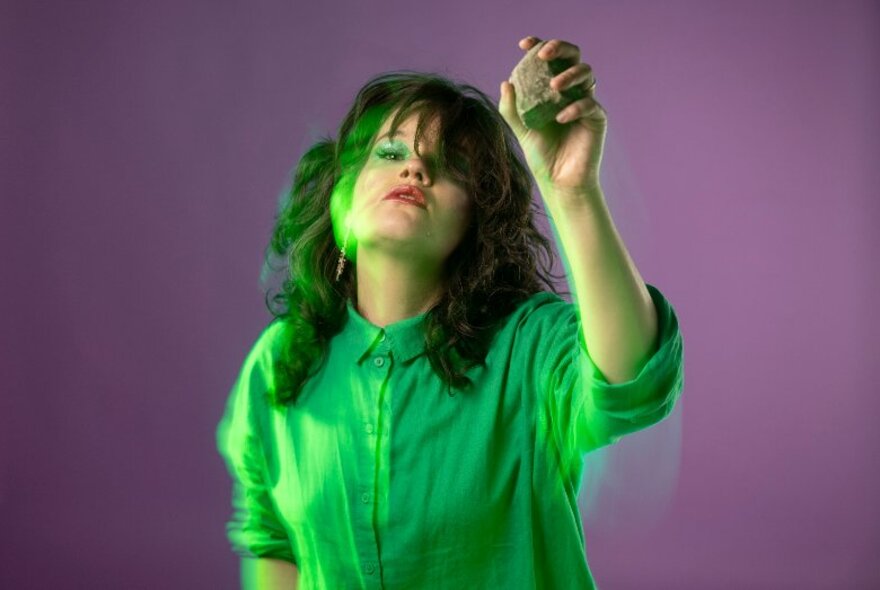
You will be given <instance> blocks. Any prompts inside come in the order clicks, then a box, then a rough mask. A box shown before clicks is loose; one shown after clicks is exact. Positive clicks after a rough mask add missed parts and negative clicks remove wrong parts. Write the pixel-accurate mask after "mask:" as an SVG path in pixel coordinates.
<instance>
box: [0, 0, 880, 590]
mask: <svg viewBox="0 0 880 590" xmlns="http://www.w3.org/2000/svg"><path fill="white" fill-rule="evenodd" d="M878 31H880V4H878V3H877V2H868V1H861V2H855V1H850V2H803V1H797V2H782V1H777V2H764V1H760V2H757V1H750V2H742V1H736V2H733V1H731V2H725V3H718V2H697V1H694V2H663V3H659V2H656V3H655V2H650V1H644V2H609V1H605V2H577V3H575V2H568V3H554V4H542V5H539V4H538V3H537V2H533V3H529V4H525V3H523V4H521V5H519V6H517V7H514V5H512V4H511V3H508V2H502V1H494V2H484V3H475V2H472V1H467V2H458V1H454V0H450V1H447V2H434V3H414V2H398V1H392V2H389V1H385V2H381V3H374V2H364V1H352V2H348V3H345V4H338V3H337V4H331V3H327V4H324V5H321V3H316V2H310V3H304V2H303V3H293V2H280V1H276V2H265V3H259V4H258V3H247V2H218V1H203V2H195V1H190V2H177V1H170V0H161V1H158V2H157V1H153V2H141V3H136V2H125V3H122V2H42V3H36V2H26V1H19V2H8V1H7V2H4V3H3V4H2V7H0V49H2V51H0V60H2V79H0V87H2V92H0V113H2V118H0V125H2V127H0V150H2V156H0V162H2V164H0V165H2V170H0V172H2V185H0V190H2V200H0V221H2V227H0V252H2V260H3V264H2V283H0V284H2V291H0V292H2V298H0V305H2V314H0V334H2V350H0V387H2V397H0V525H2V537H0V538H2V541H0V587H3V588H49V587H55V588H145V589H146V588H233V587H235V586H236V584H237V575H238V571H237V568H238V561H237V559H236V558H235V557H234V555H233V554H232V553H231V551H230V549H229V547H228V545H227V542H226V539H225V537H224V528H223V527H224V523H225V520H226V519H227V518H228V516H229V513H230V480H229V478H228V475H227V473H226V471H225V468H224V467H223V464H222V460H221V458H220V457H219V455H217V453H216V450H215V447H214V429H215V427H216V424H217V421H218V419H219V417H220V414H221V412H222V409H223V404H224V402H225V399H226V395H227V393H228V390H229V387H230V386H231V384H232V381H233V379H234V378H235V375H236V374H237V371H238V369H239V367H240V365H241V362H242V361H243V359H244V355H245V353H246V352H247V349H248V348H249V346H250V345H251V344H252V342H253V340H254V339H255V338H256V336H257V334H258V333H259V331H260V330H261V328H262V327H263V326H264V325H265V323H266V322H267V321H268V320H269V318H270V316H269V314H268V312H267V311H266V310H265V308H264V305H263V299H262V294H261V292H260V291H259V285H258V280H259V272H260V266H261V260H262V253H263V248H264V247H265V245H266V243H267V240H268V237H269V231H270V228H271V225H272V221H273V217H274V214H275V209H276V202H277V198H278V195H279V193H280V191H281V190H282V189H283V188H284V186H285V184H286V182H287V177H288V174H289V172H290V170H291V168H292V166H293V165H294V163H295V162H296V159H297V158H298V157H299V155H300V154H301V153H302V150H303V149H304V148H305V147H306V146H307V145H308V144H309V143H311V142H312V141H313V140H314V139H315V138H317V136H319V135H322V134H324V133H333V132H334V131H335V130H336V128H337V125H338V123H339V121H340V119H341V117H342V115H343V114H344V113H345V111H346V109H347V107H348V106H349V105H350V103H351V101H352V99H353V97H354V93H355V91H356V90H357V89H358V88H359V87H360V85H361V84H362V83H363V82H364V81H365V80H366V79H367V77H369V76H371V75H373V74H375V73H378V72H380V71H387V70H391V69H402V68H412V69H428V70H435V71H439V72H443V73H446V74H448V75H452V76H454V77H457V78H460V79H464V80H466V81H469V82H471V83H473V84H475V85H477V86H478V87H480V88H482V89H483V90H484V91H486V92H487V93H488V94H489V95H491V96H493V97H496V98H497V96H498V85H499V83H500V81H501V80H503V79H506V78H507V76H508V74H509V72H510V70H511V68H512V67H513V65H514V64H515V63H516V61H517V60H518V59H519V57H520V55H521V54H522V52H521V50H520V49H519V48H518V47H517V41H518V40H519V39H520V38H522V37H524V36H526V35H529V34H534V35H537V36H539V37H542V38H547V39H549V38H554V37H558V38H562V39H566V40H569V41H572V42H574V43H576V44H578V45H579V46H580V48H581V51H582V57H583V61H585V62H587V63H590V64H591V65H592V66H593V68H594V70H595V72H596V75H597V77H598V80H599V83H598V87H597V96H598V98H599V100H600V102H601V103H602V104H603V106H605V108H606V110H607V111H608V113H609V121H610V128H609V135H608V139H607V143H606V151H605V158H604V160H603V170H602V173H603V184H604V187H605V192H606V197H607V199H608V201H609V203H610V206H611V208H612V212H613V214H614V216H615V221H616V222H617V225H618V228H619V229H620V231H621V234H622V235H623V237H624V240H625V241H626V244H627V246H628V248H629V250H630V252H631V254H632V255H633V258H634V260H635V261H636V263H637V265H638V267H639V269H640V271H641V273H642V276H643V277H644V278H645V280H647V281H648V282H650V283H652V284H655V285H657V286H658V287H659V288H660V289H661V290H662V291H663V292H664V294H666V296H667V297H668V298H669V299H670V301H671V302H672V304H673V305H674V307H675V309H676V311H677V313H678V315H679V319H680V322H681V327H682V331H683V333H684V339H685V356H686V363H685V364H686V367H685V374H686V379H685V383H686V385H685V391H684V394H683V398H682V402H681V405H680V406H679V407H678V409H677V410H676V412H675V413H674V414H673V416H672V417H671V418H670V420H669V421H667V422H666V423H663V424H661V425H658V426H657V427H655V428H654V429H650V430H648V431H644V432H642V433H638V434H635V435H633V436H632V437H629V438H627V439H624V440H623V441H621V443H620V446H619V448H618V447H615V448H614V449H613V452H614V453H617V454H618V455H619V456H618V457H617V458H615V457H613V456H611V455H612V454H613V453H606V455H607V456H606V457H605V458H611V459H612V464H613V461H618V462H619V465H620V471H615V470H613V469H610V470H608V472H607V475H608V477H607V478H606V480H605V484H603V485H605V486H608V485H612V484H613V485H617V486H618V487H617V489H618V492H619V494H608V493H604V495H600V496H599V499H598V504H596V505H595V510H593V509H591V510H590V514H589V516H588V518H586V519H585V526H586V534H587V544H588V551H587V555H588V558H589V561H590V565H591V568H592V570H593V573H594V575H595V577H596V579H597V581H598V583H599V585H600V586H601V587H602V588H604V589H610V590H615V589H636V588H677V589H689V588H695V589H714V588H737V589H739V588H772V589H786V588H798V589H813V588H877V587H880V568H878V566H877V561H876V556H877V554H878V549H880V503H878V501H877V498H880V469H878V462H877V452H878V450H880V434H878V429H877V426H876V425H877V415H878V409H880V402H878V399H880V387H878V386H877V385H876V381H875V380H874V379H872V378H871V377H872V372H870V371H869V362H870V359H871V358H874V359H876V357H877V351H878V350H880V337H878V322H877V319H878V318H877V315H878V314H877V312H876V310H877V305H876V303H874V301H872V299H873V297H872V295H873V293H875V292H876V291H877V288H878V273H877V267H878V264H877V262H876V260H875V257H876V255H877V253H878V251H880V250H878V240H877V235H878V233H877V230H876V227H877V223H878V216H877V213H878V206H877V204H876V203H875V199H876V197H877V196H878V195H877V188H876V187H878V186H880V173H878V166H877V160H878V155H880V133H878V132H880V124H878V119H880V118H878V116H877V105H878V104H880V77H878V75H877V72H878V71H880V35H878ZM871 269H874V270H873V271H872V270H871ZM652 437H653V439H652ZM654 439H656V440H660V441H661V442H663V443H664V446H663V449H665V450H664V453H665V455H664V454H662V453H661V455H662V456H661V458H660V459H658V461H643V463H644V470H643V471H638V470H636V471H637V472H635V473H633V472H631V473H629V474H628V475H627V476H626V478H628V479H626V478H625V480H626V481H628V482H629V484H628V485H627V486H623V487H622V486H620V484H619V482H618V483H617V484H614V481H615V480H614V474H615V473H623V472H625V468H626V467H627V466H628V467H629V468H630V469H632V467H633V465H635V462H636V461H637V460H638V457H644V456H645V455H644V453H646V452H647V450H646V449H649V448H651V447H652V446H654V445H653V444H648V443H649V442H650V441H652V440H654ZM676 444H679V445H680V448H677V447H676V446H675V445H676ZM633 449H636V450H639V449H640V450H641V451H642V452H641V453H634V454H633V453H631V451H632V450H633ZM627 452H630V455H629V457H628V458H627V457H625V456H624V455H626V453H627ZM599 459H602V456H600V455H596V456H595V457H589V461H590V462H592V463H595V462H598V460H599ZM609 482H610V483H609ZM613 485H612V487H613ZM606 491H607V490H606ZM616 500H619V502H618V501H616ZM640 507H641V508H640ZM640 509H641V510H642V512H639V510H640ZM618 525H619V526H618Z"/></svg>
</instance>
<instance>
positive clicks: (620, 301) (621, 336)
mask: <svg viewBox="0 0 880 590" xmlns="http://www.w3.org/2000/svg"><path fill="white" fill-rule="evenodd" d="M542 196H543V197H544V201H545V203H546V204H547V209H548V211H549V213H550V215H551V217H552V218H553V223H554V225H555V226H556V231H557V233H558V240H559V242H560V244H559V246H560V249H561V250H562V251H563V252H564V255H565V257H566V259H567V260H568V266H569V268H568V272H569V281H570V283H571V287H572V289H573V291H574V296H575V299H574V301H575V302H576V305H577V306H578V310H579V312H580V321H581V329H582V330H583V335H584V341H585V342H586V344H587V348H588V350H589V351H590V357H591V358H592V359H593V362H594V364H595V365H596V367H597V368H598V369H599V370H600V371H601V372H602V374H603V375H604V376H605V378H606V379H607V380H608V382H609V383H622V382H625V381H630V380H632V379H634V378H635V377H636V376H637V375H638V373H639V371H640V370H641V368H642V367H643V366H644V364H645V363H646V362H647V361H648V359H649V358H650V357H651V355H652V354H653V353H654V351H655V350H656V346H657V335H658V328H657V311H656V309H655V307H654V303H653V301H652V300H651V295H650V293H649V292H648V289H647V287H646V286H645V282H644V281H643V280H642V277H641V275H640V274H639V271H638V269H637V268H636V266H635V263H634V262H633V260H632V258H631V257H630V255H629V252H627V250H626V246H625V245H624V243H623V240H622V239H621V237H620V235H619V233H618V232H617V228H615V226H614V222H613V220H612V219H611V213H610V211H609V210H608V207H607V205H606V203H605V198H604V195H603V194H602V189H601V187H600V186H598V185H597V186H596V187H595V188H594V189H593V190H592V191H591V192H589V193H585V194H579V195H565V196H562V195H558V194H548V193H547V192H546V191H544V190H542Z"/></svg>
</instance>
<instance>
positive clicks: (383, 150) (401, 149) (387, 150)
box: [376, 142, 407, 160]
mask: <svg viewBox="0 0 880 590" xmlns="http://www.w3.org/2000/svg"><path fill="white" fill-rule="evenodd" d="M376 155H377V156H379V157H380V158H382V159H383V160H399V159H401V158H406V155H407V149H406V147H405V146H403V145H402V144H399V143H391V142H386V143H383V144H380V145H379V148H378V149H377V150H376Z"/></svg>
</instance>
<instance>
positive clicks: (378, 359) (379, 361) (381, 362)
mask: <svg viewBox="0 0 880 590" xmlns="http://www.w3.org/2000/svg"><path fill="white" fill-rule="evenodd" d="M373 364H374V365H376V366H377V367H381V366H382V365H384V364H385V359H384V358H382V357H381V356H377V357H376V358H374V359H373Z"/></svg>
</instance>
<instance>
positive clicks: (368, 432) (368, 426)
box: [366, 424, 373, 434]
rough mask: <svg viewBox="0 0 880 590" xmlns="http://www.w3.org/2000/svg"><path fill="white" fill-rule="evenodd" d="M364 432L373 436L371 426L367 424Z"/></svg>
mask: <svg viewBox="0 0 880 590" xmlns="http://www.w3.org/2000/svg"><path fill="white" fill-rule="evenodd" d="M366 431H367V434H373V425H372V424H367V427H366Z"/></svg>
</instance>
